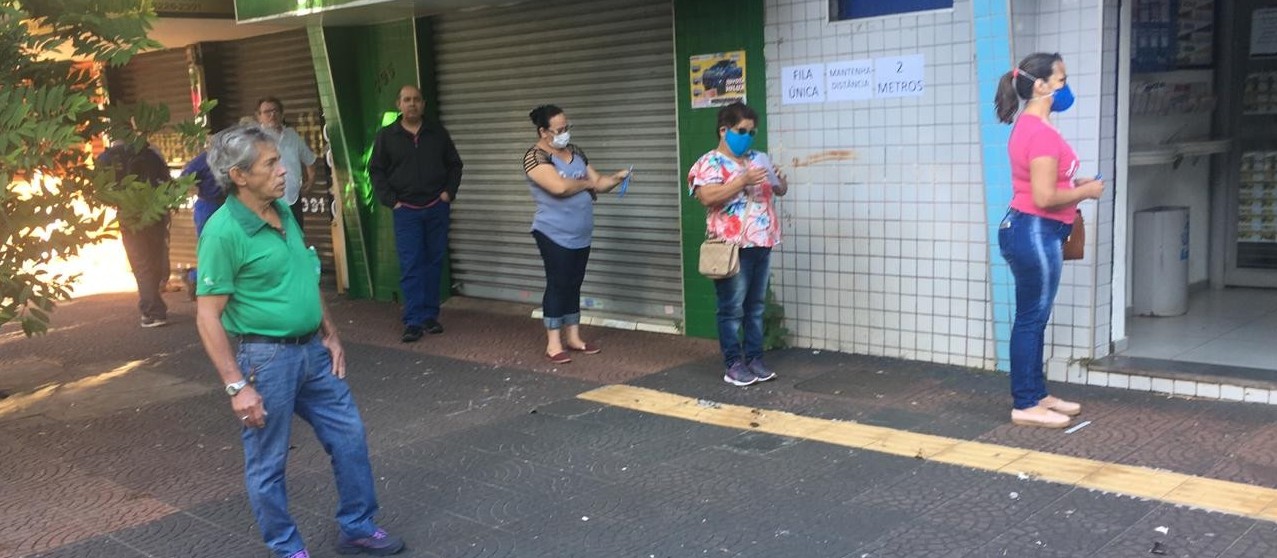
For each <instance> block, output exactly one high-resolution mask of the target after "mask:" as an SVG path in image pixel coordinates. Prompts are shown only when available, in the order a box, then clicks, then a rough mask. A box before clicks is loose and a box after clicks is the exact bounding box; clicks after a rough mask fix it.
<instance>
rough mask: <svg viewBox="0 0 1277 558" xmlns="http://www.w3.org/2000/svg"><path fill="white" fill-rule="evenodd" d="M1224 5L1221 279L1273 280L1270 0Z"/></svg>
mask: <svg viewBox="0 0 1277 558" xmlns="http://www.w3.org/2000/svg"><path fill="white" fill-rule="evenodd" d="M1225 5H1226V9H1225V10H1224V13H1223V14H1222V18H1221V23H1222V24H1223V25H1224V26H1225V27H1227V28H1229V29H1228V30H1227V31H1225V37H1226V38H1225V41H1224V43H1225V45H1224V46H1225V51H1226V52H1227V55H1226V57H1225V59H1224V64H1222V66H1224V67H1226V68H1227V70H1226V71H1225V72H1223V75H1221V76H1220V77H1221V81H1220V84H1221V88H1220V94H1221V96H1222V97H1224V99H1222V100H1223V102H1224V103H1225V106H1223V107H1222V108H1223V109H1224V119H1225V122H1223V123H1222V124H1223V127H1224V128H1225V136H1226V137H1231V139H1232V143H1231V149H1230V150H1229V151H1228V153H1227V154H1226V157H1224V158H1223V159H1224V161H1225V163H1224V164H1225V166H1226V168H1227V172H1226V173H1225V174H1224V175H1225V176H1227V177H1228V178H1227V180H1228V183H1229V184H1230V186H1229V188H1228V191H1229V193H1230V198H1231V199H1230V200H1229V215H1228V228H1229V231H1228V237H1227V238H1229V239H1230V242H1229V244H1228V257H1227V265H1226V268H1225V277H1224V279H1225V283H1226V284H1228V285H1230V286H1245V287H1277V0H1237V1H1236V2H1225ZM1228 8H1231V9H1228Z"/></svg>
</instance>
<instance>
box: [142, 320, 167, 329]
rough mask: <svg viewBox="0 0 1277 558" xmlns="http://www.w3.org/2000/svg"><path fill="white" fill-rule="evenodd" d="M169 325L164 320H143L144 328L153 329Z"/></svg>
mask: <svg viewBox="0 0 1277 558" xmlns="http://www.w3.org/2000/svg"><path fill="white" fill-rule="evenodd" d="M166 325H168V320H166V319H164V318H142V327H145V328H152V327H160V326H166Z"/></svg>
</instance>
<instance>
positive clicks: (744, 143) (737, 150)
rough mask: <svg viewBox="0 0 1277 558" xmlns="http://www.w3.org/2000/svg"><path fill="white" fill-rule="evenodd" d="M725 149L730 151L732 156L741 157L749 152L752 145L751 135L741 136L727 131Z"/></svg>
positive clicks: (731, 130) (732, 131) (738, 133)
mask: <svg viewBox="0 0 1277 558" xmlns="http://www.w3.org/2000/svg"><path fill="white" fill-rule="evenodd" d="M724 139H726V140H727V148H728V149H731V150H732V155H735V156H737V157H741V156H743V155H745V154H746V153H748V152H749V148H750V146H752V145H754V135H753V134H742V133H740V132H737V131H736V130H733V129H731V128H728V129H727V135H726V136H724Z"/></svg>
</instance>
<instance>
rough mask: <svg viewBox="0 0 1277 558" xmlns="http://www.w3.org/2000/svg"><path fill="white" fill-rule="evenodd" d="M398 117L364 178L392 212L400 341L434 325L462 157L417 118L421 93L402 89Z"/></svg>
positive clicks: (443, 134)
mask: <svg viewBox="0 0 1277 558" xmlns="http://www.w3.org/2000/svg"><path fill="white" fill-rule="evenodd" d="M396 106H397V107H398V108H399V112H400V114H401V115H400V117H399V118H398V119H397V120H395V122H394V123H392V124H390V125H389V126H386V127H385V128H382V129H381V130H380V131H378V132H377V139H376V140H375V141H374V142H373V146H372V157H371V158H370V159H369V160H368V176H369V178H371V179H372V186H373V190H374V191H375V192H376V194H377V201H379V202H381V203H382V204H383V205H385V206H387V207H390V208H393V210H394V218H395V220H394V222H395V247H396V250H397V251H398V253H399V269H400V276H399V290H400V291H402V292H403V305H404V310H403V322H404V332H403V342H404V343H411V342H414V341H417V340H418V339H421V335H422V333H424V332H429V333H443V326H442V325H440V324H439V290H440V287H439V280H440V276H441V275H442V273H443V258H444V254H445V253H446V250H447V248H448V225H449V223H450V220H451V219H450V215H449V212H450V211H451V207H452V201H453V200H454V199H456V197H457V188H458V187H459V186H460V185H461V156H460V155H458V154H457V146H456V145H454V144H453V143H452V138H451V137H449V136H448V132H447V130H444V129H443V126H439V125H431V124H427V123H426V122H425V121H423V120H422V118H421V115H422V112H423V111H424V110H425V108H426V102H425V100H424V99H422V97H421V90H420V89H418V88H417V87H416V86H412V85H405V86H403V87H402V88H401V89H400V90H399V100H398V102H397V103H396Z"/></svg>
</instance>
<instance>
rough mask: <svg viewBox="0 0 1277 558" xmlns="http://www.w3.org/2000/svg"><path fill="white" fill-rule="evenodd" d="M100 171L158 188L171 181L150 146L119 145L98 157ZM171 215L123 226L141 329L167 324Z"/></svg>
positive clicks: (166, 166) (117, 178)
mask: <svg viewBox="0 0 1277 558" xmlns="http://www.w3.org/2000/svg"><path fill="white" fill-rule="evenodd" d="M97 164H98V166H99V167H100V168H113V169H114V170H115V177H116V180H123V179H124V177H126V176H128V175H134V176H136V177H137V179H138V180H140V181H143V182H148V183H150V184H151V185H152V186H159V185H160V184H163V183H165V182H167V181H168V180H169V178H170V177H169V171H168V165H167V164H165V162H164V157H162V156H160V154H159V152H158V151H156V150H155V148H154V147H151V146H150V145H149V144H148V145H146V146H145V147H142V148H135V147H133V146H131V145H129V144H126V143H123V142H117V143H115V144H112V145H111V147H109V148H107V150H106V151H103V152H102V155H100V156H98V161H97ZM169 220H170V219H169V216H168V215H167V214H165V215H164V218H163V219H160V220H159V221H158V222H155V223H151V224H149V225H146V226H142V227H135V226H132V225H130V224H128V223H122V224H121V226H120V239H121V240H122V241H123V242H124V252H125V254H127V255H128V258H129V266H130V267H132V268H133V278H134V279H135V280H137V295H138V310H140V311H141V313H142V327H146V328H151V327H159V326H162V325H165V324H167V323H168V305H166V304H165V303H164V297H163V296H161V295H160V293H161V289H163V287H164V283H166V282H167V281H168V278H169V272H170V270H169V257H168V242H169Z"/></svg>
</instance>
